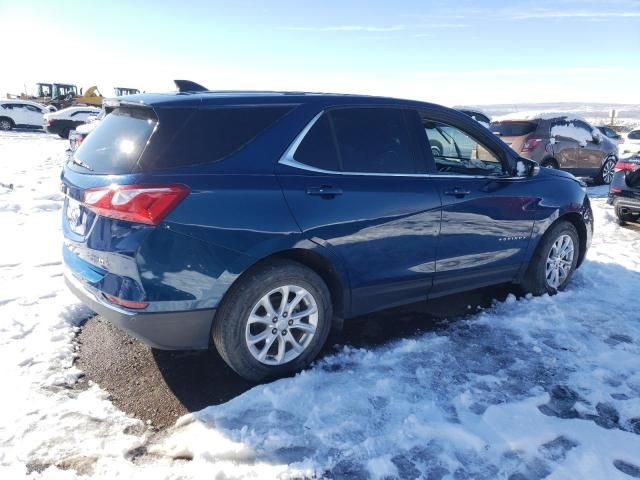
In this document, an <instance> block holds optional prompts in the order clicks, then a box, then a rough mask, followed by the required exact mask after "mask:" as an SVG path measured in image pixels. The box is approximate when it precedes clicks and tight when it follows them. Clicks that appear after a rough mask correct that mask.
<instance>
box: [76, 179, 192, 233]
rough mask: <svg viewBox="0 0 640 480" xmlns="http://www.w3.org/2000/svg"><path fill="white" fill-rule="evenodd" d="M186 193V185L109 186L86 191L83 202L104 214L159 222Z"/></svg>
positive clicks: (142, 221)
mask: <svg viewBox="0 0 640 480" xmlns="http://www.w3.org/2000/svg"><path fill="white" fill-rule="evenodd" d="M188 194H189V188H188V187H187V186H185V185H111V186H109V187H99V188H90V189H89V190H86V191H85V192H84V200H83V204H84V206H85V207H87V208H88V209H89V210H92V211H94V212H95V213H97V214H98V215H102V216H104V217H109V218H115V219H118V220H125V221H127V222H134V223H145V224H147V225H158V224H159V223H160V222H161V221H162V219H163V218H164V217H166V216H167V214H168V213H169V212H170V211H171V210H173V209H174V207H175V206H176V205H178V203H180V201H182V199H184V197H186V196H187V195H188Z"/></svg>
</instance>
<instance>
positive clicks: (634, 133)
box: [618, 127, 640, 157]
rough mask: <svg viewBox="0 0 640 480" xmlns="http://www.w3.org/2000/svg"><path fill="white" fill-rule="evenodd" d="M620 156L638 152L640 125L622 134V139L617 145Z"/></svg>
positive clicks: (639, 146) (639, 150)
mask: <svg viewBox="0 0 640 480" xmlns="http://www.w3.org/2000/svg"><path fill="white" fill-rule="evenodd" d="M618 148H619V150H620V155H621V156H625V157H626V156H627V155H629V154H632V153H638V152H640V127H636V128H634V129H633V130H631V131H630V132H628V133H625V134H623V135H622V141H621V143H620V145H618Z"/></svg>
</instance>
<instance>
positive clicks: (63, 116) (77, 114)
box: [44, 106, 100, 138]
mask: <svg viewBox="0 0 640 480" xmlns="http://www.w3.org/2000/svg"><path fill="white" fill-rule="evenodd" d="M99 113H100V109H99V108H97V107H86V106H85V107H83V106H78V107H68V108H63V109H62V110H58V111H57V112H53V113H47V114H46V115H45V116H44V129H45V130H46V131H47V132H48V133H56V134H58V135H60V136H61V137H62V138H69V133H70V132H71V131H72V130H73V129H75V128H76V127H78V126H80V125H82V124H83V123H87V122H88V121H89V118H90V117H95V116H97V115H98V114H99Z"/></svg>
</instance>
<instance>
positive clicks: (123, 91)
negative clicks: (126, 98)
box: [113, 87, 140, 97]
mask: <svg viewBox="0 0 640 480" xmlns="http://www.w3.org/2000/svg"><path fill="white" fill-rule="evenodd" d="M113 93H114V94H115V96H116V97H122V96H123V95H137V94H139V93H140V90H138V89H137V88H127V87H114V89H113Z"/></svg>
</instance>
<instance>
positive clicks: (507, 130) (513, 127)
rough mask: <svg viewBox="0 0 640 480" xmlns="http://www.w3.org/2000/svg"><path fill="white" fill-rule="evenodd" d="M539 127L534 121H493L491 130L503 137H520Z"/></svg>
mask: <svg viewBox="0 0 640 480" xmlns="http://www.w3.org/2000/svg"><path fill="white" fill-rule="evenodd" d="M536 128H537V125H536V124H535V123H534V122H493V123H491V125H490V126H489V130H491V131H492V132H493V133H495V134H496V135H498V136H501V137H520V136H523V135H528V134H530V133H532V132H533V131H534V130H535V129H536Z"/></svg>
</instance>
